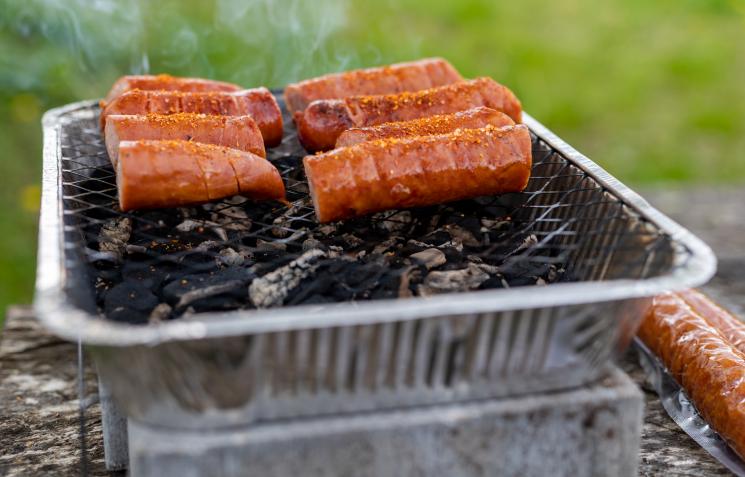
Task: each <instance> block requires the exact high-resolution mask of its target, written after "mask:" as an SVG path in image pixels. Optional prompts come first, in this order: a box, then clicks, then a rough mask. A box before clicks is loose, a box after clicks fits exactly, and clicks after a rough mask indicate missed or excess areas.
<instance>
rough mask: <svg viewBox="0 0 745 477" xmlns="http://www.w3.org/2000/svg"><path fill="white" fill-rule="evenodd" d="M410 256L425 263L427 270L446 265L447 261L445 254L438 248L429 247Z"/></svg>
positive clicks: (418, 261)
mask: <svg viewBox="0 0 745 477" xmlns="http://www.w3.org/2000/svg"><path fill="white" fill-rule="evenodd" d="M409 258H411V259H412V260H414V261H415V262H417V263H420V264H422V265H424V266H425V267H426V268H427V270H430V269H432V268H436V267H439V266H440V265H444V264H445V262H447V258H446V257H445V254H444V253H442V251H441V250H438V249H436V248H428V249H426V250H422V251H421V252H417V253H415V254H413V255H411V256H410V257H409Z"/></svg>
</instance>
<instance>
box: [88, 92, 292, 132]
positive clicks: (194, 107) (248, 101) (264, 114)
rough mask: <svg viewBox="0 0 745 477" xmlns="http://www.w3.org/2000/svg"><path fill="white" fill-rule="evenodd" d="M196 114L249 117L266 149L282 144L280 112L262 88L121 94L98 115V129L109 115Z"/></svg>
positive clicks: (273, 100) (268, 93)
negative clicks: (257, 127)
mask: <svg viewBox="0 0 745 477" xmlns="http://www.w3.org/2000/svg"><path fill="white" fill-rule="evenodd" d="M148 113H155V114H176V113H198V114H217V115H222V116H251V118H253V120H254V121H256V124H257V125H258V126H259V129H260V130H261V135H262V137H263V138H264V144H265V145H266V146H267V147H272V146H276V145H278V144H279V143H280V142H281V141H282V111H281V110H280V109H279V105H278V104H277V100H276V99H274V96H273V95H272V93H271V92H270V91H269V90H268V89H266V88H254V89H244V90H241V91H235V92H232V93H223V92H216V93H183V92H180V91H140V90H134V91H129V92H127V93H124V94H122V95H121V96H119V97H118V98H116V99H115V100H113V101H112V102H111V103H109V104H108V106H106V108H105V109H104V110H103V111H102V112H101V126H102V127H103V126H104V125H105V124H106V122H105V121H106V116H108V115H111V114H148Z"/></svg>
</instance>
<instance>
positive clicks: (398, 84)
mask: <svg viewBox="0 0 745 477" xmlns="http://www.w3.org/2000/svg"><path fill="white" fill-rule="evenodd" d="M462 79H463V78H462V77H461V75H460V73H458V72H457V71H456V70H455V68H453V66H452V65H451V64H450V63H448V62H447V61H446V60H444V59H442V58H426V59H422V60H418V61H410V62H406V63H396V64H393V65H389V66H379V67H376V68H366V69H361V70H353V71H346V72H343V73H333V74H328V75H324V76H321V77H318V78H312V79H308V80H305V81H301V82H299V83H294V84H290V85H288V86H287V88H285V103H286V104H287V109H288V110H289V111H290V113H291V114H294V113H295V112H296V111H303V110H304V109H305V108H306V107H308V105H309V104H310V103H312V102H313V101H315V100H317V99H339V98H346V97H347V96H359V95H370V94H390V93H401V92H404V91H419V90H423V89H429V88H434V87H437V86H444V85H446V84H450V83H455V82H456V81H461V80H462Z"/></svg>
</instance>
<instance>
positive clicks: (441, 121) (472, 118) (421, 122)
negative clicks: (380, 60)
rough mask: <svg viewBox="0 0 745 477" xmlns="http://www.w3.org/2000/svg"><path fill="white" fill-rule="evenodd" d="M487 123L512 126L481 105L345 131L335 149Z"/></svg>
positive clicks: (494, 111)
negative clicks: (458, 110)
mask: <svg viewBox="0 0 745 477" xmlns="http://www.w3.org/2000/svg"><path fill="white" fill-rule="evenodd" d="M490 124H491V125H492V126H496V127H502V126H513V125H514V124H515V121H513V120H512V119H511V118H510V117H509V116H507V115H506V114H504V113H500V112H499V111H497V110H495V109H491V108H486V107H483V106H481V107H478V108H473V109H469V110H467V111H460V112H458V113H454V114H438V115H435V116H429V117H426V118H419V119H412V120H411V121H401V122H397V123H383V124H380V125H378V126H370V127H366V128H351V129H347V130H346V131H344V132H343V133H341V136H339V139H337V140H336V147H347V146H353V145H355V144H359V143H361V142H367V141H374V140H376V139H388V138H401V137H407V136H431V135H433V134H446V133H449V132H453V131H455V130H456V129H478V128H483V127H484V126H488V125H490Z"/></svg>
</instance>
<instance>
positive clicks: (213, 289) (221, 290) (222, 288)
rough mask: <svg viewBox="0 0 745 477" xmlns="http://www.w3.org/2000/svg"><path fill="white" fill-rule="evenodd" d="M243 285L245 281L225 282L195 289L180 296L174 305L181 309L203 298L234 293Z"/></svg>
mask: <svg viewBox="0 0 745 477" xmlns="http://www.w3.org/2000/svg"><path fill="white" fill-rule="evenodd" d="M245 284H246V281H245V280H227V281H223V282H220V283H216V284H214V285H209V286H206V287H204V288H196V289H194V290H191V291H188V292H186V293H184V294H183V295H181V298H180V299H179V301H178V303H176V309H182V308H184V307H186V306H189V305H191V304H192V303H195V302H197V301H200V300H204V299H205V298H211V297H213V296H217V295H224V294H226V293H231V292H236V291H237V290H239V289H241V288H243V287H244V286H245Z"/></svg>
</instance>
